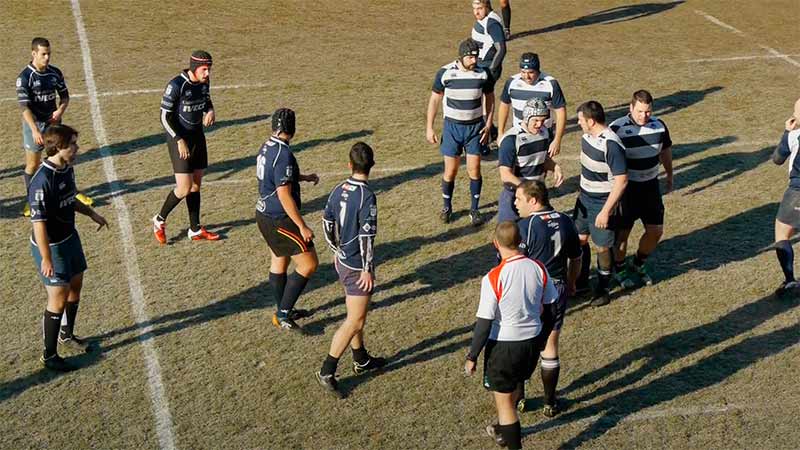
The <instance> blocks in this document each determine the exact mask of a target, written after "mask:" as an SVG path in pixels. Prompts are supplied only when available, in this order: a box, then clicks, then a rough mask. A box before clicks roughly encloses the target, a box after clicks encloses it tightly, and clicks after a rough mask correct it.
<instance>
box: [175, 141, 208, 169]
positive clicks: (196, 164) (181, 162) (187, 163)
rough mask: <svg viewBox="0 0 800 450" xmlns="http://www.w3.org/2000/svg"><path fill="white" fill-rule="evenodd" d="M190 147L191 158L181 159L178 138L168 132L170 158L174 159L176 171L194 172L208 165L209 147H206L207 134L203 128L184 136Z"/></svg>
mask: <svg viewBox="0 0 800 450" xmlns="http://www.w3.org/2000/svg"><path fill="white" fill-rule="evenodd" d="M183 139H184V140H185V141H186V146H187V147H188V148H189V158H187V159H181V156H180V153H178V139H177V138H173V137H172V136H170V135H169V134H167V148H168V149H169V159H170V160H171V161H172V171H173V172H174V173H192V172H194V171H195V170H201V169H205V168H206V167H208V149H207V148H206V135H205V134H204V133H203V131H202V130H200V131H195V132H191V133H188V134H187V135H186V136H184V137H183Z"/></svg>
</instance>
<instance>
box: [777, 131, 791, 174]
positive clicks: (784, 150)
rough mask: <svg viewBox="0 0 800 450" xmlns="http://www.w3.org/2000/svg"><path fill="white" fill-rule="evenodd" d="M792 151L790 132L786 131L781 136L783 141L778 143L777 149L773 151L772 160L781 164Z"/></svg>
mask: <svg viewBox="0 0 800 450" xmlns="http://www.w3.org/2000/svg"><path fill="white" fill-rule="evenodd" d="M791 153H792V152H791V150H790V149H789V132H788V131H784V132H783V136H781V141H780V142H779V143H778V146H777V147H775V151H774V152H772V162H774V163H775V164H777V165H779V166H780V165H781V164H783V163H784V162H785V161H786V158H788V155H791Z"/></svg>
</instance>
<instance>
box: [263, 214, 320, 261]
mask: <svg viewBox="0 0 800 450" xmlns="http://www.w3.org/2000/svg"><path fill="white" fill-rule="evenodd" d="M256 223H257V224H258V230H259V231H261V235H262V236H264V240H265V241H267V245H269V248H270V250H272V253H275V256H293V255H299V254H300V253H305V252H308V251H312V250H313V249H314V241H309V242H306V241H305V240H304V239H303V235H301V234H300V229H299V228H297V225H295V224H294V222H292V219H290V218H288V217H284V218H283V219H272V218H270V217H267V216H265V215H263V214H261V213H259V212H256Z"/></svg>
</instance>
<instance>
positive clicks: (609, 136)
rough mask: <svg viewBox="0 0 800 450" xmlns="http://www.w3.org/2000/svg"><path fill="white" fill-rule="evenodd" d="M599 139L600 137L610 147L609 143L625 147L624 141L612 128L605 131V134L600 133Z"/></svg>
mask: <svg viewBox="0 0 800 450" xmlns="http://www.w3.org/2000/svg"><path fill="white" fill-rule="evenodd" d="M599 137H600V139H601V140H602V141H604V142H605V143H606V145H608V143H610V142H613V143H616V144H619V146H620V147H623V145H622V139H620V137H619V136H617V133H615V132H614V131H613V130H612V129H611V128H610V127H609V128H607V129H605V130H603V132H602V133H600V136H599ZM623 148H624V147H623Z"/></svg>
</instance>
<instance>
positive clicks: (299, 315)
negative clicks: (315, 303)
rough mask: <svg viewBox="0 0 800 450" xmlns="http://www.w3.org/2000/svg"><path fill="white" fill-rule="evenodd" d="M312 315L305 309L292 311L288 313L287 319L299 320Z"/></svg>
mask: <svg viewBox="0 0 800 450" xmlns="http://www.w3.org/2000/svg"><path fill="white" fill-rule="evenodd" d="M312 315H313V313H312V312H311V311H309V310H307V309H292V310H291V311H289V314H287V317H288V318H290V319H292V320H299V319H305V318H307V317H311V316H312Z"/></svg>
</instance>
